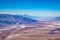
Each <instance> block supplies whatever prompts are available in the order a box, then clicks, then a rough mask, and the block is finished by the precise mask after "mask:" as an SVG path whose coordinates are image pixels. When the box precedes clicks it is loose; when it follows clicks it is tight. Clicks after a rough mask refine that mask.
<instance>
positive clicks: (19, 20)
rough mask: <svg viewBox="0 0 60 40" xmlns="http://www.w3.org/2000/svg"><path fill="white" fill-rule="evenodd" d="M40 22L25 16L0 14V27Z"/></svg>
mask: <svg viewBox="0 0 60 40" xmlns="http://www.w3.org/2000/svg"><path fill="white" fill-rule="evenodd" d="M37 22H38V21H37V20H35V19H33V18H30V17H27V16H24V15H10V14H0V27H1V26H6V25H15V24H35V23H37Z"/></svg>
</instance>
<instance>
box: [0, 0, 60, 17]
mask: <svg viewBox="0 0 60 40" xmlns="http://www.w3.org/2000/svg"><path fill="white" fill-rule="evenodd" d="M0 14H13V15H31V16H36V17H38V16H60V0H0Z"/></svg>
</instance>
